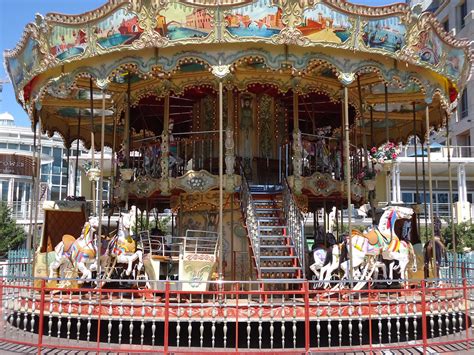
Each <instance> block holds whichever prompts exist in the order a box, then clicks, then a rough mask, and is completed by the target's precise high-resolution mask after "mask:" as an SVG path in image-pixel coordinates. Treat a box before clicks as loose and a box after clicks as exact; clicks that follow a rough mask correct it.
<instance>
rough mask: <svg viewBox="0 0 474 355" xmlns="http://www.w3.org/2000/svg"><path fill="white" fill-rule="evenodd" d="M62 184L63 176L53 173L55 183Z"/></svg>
mask: <svg viewBox="0 0 474 355" xmlns="http://www.w3.org/2000/svg"><path fill="white" fill-rule="evenodd" d="M60 184H61V176H60V175H53V185H60Z"/></svg>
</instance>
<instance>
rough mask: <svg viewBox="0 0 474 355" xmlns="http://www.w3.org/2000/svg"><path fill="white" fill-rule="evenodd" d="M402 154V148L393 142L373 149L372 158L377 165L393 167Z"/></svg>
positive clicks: (371, 151)
mask: <svg viewBox="0 0 474 355" xmlns="http://www.w3.org/2000/svg"><path fill="white" fill-rule="evenodd" d="M399 154H400V148H399V146H398V145H396V144H395V143H392V142H387V143H385V144H382V145H381V146H380V147H378V148H377V147H373V148H372V149H371V150H370V157H371V159H372V161H373V162H374V163H375V164H381V165H384V170H385V169H386V167H385V165H387V166H391V165H392V162H393V161H394V160H396V159H397V157H398V155H399Z"/></svg>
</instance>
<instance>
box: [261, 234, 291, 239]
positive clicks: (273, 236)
mask: <svg viewBox="0 0 474 355" xmlns="http://www.w3.org/2000/svg"><path fill="white" fill-rule="evenodd" d="M287 238H288V236H287V235H281V234H261V235H260V239H287Z"/></svg>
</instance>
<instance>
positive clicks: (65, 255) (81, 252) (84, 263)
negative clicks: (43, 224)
mask: <svg viewBox="0 0 474 355" xmlns="http://www.w3.org/2000/svg"><path fill="white" fill-rule="evenodd" d="M98 226H99V219H98V218H97V217H90V218H89V221H88V222H86V223H85V224H84V227H83V228H82V232H81V236H80V237H79V238H77V239H75V238H74V237H73V236H71V235H69V234H66V235H64V236H63V238H62V241H61V242H60V243H59V244H58V245H57V246H56V247H55V248H54V251H55V252H56V260H55V261H53V262H52V263H51V265H50V266H49V277H50V278H54V276H55V273H56V271H57V270H58V269H59V267H60V266H61V265H62V264H64V263H66V262H68V261H70V262H71V264H72V265H73V267H74V268H75V269H77V270H78V271H79V272H81V274H82V276H81V280H82V282H84V280H87V279H91V278H92V271H94V270H97V260H96V255H97V252H96V251H97V247H96V244H95V240H94V234H95V231H96V230H97V227H98ZM104 252H105V250H104Z"/></svg>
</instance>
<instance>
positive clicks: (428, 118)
mask: <svg viewBox="0 0 474 355" xmlns="http://www.w3.org/2000/svg"><path fill="white" fill-rule="evenodd" d="M425 122H426V141H427V149H428V187H429V193H430V219H431V241H432V243H433V274H434V277H435V278H436V276H437V275H438V274H437V272H436V271H437V266H436V240H435V235H434V212H433V181H432V175H431V146H430V106H429V105H426V114H425Z"/></svg>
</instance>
